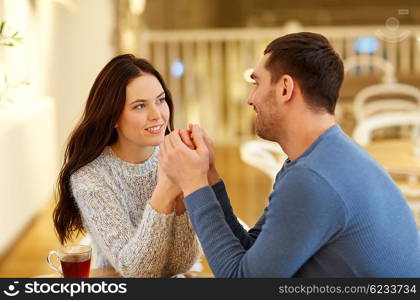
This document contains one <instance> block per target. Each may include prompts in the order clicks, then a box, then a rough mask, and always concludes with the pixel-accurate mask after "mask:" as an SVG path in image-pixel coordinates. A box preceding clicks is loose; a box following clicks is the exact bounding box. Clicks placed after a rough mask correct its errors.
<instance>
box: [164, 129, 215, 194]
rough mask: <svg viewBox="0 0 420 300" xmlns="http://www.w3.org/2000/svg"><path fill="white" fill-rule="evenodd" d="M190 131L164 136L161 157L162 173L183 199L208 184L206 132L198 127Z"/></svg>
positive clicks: (178, 131)
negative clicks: (179, 191) (177, 187)
mask: <svg viewBox="0 0 420 300" xmlns="http://www.w3.org/2000/svg"><path fill="white" fill-rule="evenodd" d="M189 131H190V132H189ZM189 131H187V132H185V131H180V130H175V131H173V132H172V133H171V134H169V135H167V136H165V139H164V142H163V143H162V144H161V148H160V153H159V156H158V158H159V164H160V166H161V168H162V170H163V171H164V172H165V174H166V175H167V177H169V179H170V180H172V181H173V182H174V183H175V184H177V185H178V186H179V187H180V188H181V190H182V191H183V193H184V196H187V195H189V194H190V193H192V192H194V191H195V190H197V189H200V188H202V187H204V186H207V185H208V184H209V182H208V178H207V174H208V172H209V170H210V151H209V149H208V147H207V144H206V142H205V137H204V134H203V133H204V132H203V130H202V129H201V128H200V127H199V126H198V125H194V126H190V130H189ZM191 140H192V142H193V143H192V142H191ZM184 141H185V143H184ZM213 157H214V156H213ZM213 164H214V158H213Z"/></svg>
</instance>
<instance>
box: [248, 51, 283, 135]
mask: <svg viewBox="0 0 420 300" xmlns="http://www.w3.org/2000/svg"><path fill="white" fill-rule="evenodd" d="M269 55H270V54H266V55H264V56H263V57H262V59H261V60H260V62H259V63H258V65H257V67H256V68H255V70H254V72H253V73H252V75H251V78H252V79H254V81H255V83H254V88H253V89H252V90H251V93H250V95H249V97H248V101H247V103H248V104H249V105H251V106H253V108H254V110H255V112H256V113H257V115H256V119H255V123H256V131H257V135H258V136H260V137H261V138H263V139H266V140H271V141H273V140H275V138H276V133H275V132H276V129H278V127H279V124H278V121H279V108H280V107H279V106H278V105H277V101H276V89H275V84H272V83H271V74H270V72H269V71H268V70H267V69H266V68H265V63H266V61H267V59H268V57H269Z"/></svg>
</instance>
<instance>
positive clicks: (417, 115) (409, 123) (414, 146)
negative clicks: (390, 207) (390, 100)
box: [352, 111, 420, 198]
mask: <svg viewBox="0 0 420 300" xmlns="http://www.w3.org/2000/svg"><path fill="white" fill-rule="evenodd" d="M391 127H396V128H398V127H406V128H409V129H410V130H411V133H410V135H409V137H408V138H407V137H399V138H398V137H397V138H396V139H391V140H389V142H388V140H387V139H384V140H383V142H385V143H394V144H395V143H396V142H398V141H404V140H407V144H404V145H405V146H407V147H409V148H407V149H405V148H404V149H397V150H399V151H404V152H403V153H404V155H406V156H408V159H409V160H410V161H411V160H412V161H414V163H413V165H412V166H408V167H407V163H405V164H404V165H403V164H401V167H399V166H398V165H397V166H395V165H394V166H387V165H386V163H385V162H382V164H383V165H384V168H385V169H386V170H387V171H388V172H389V173H390V174H391V175H394V176H398V177H404V181H403V182H399V184H398V185H399V187H400V189H401V191H402V192H403V193H404V194H405V195H406V196H407V197H410V198H420V188H419V187H418V184H417V182H418V179H419V177H420V169H419V168H417V167H416V162H417V161H418V159H420V158H418V157H417V156H420V149H419V148H420V146H419V142H420V135H419V131H418V128H420V112H419V111H414V112H398V113H382V114H377V115H373V116H370V117H367V118H365V119H363V120H362V121H361V122H360V123H359V124H357V126H356V128H355V129H354V131H353V136H352V137H353V139H354V140H355V141H356V142H357V143H359V144H360V145H361V146H363V147H366V146H368V145H369V144H370V143H372V142H373V141H372V139H373V135H374V132H375V131H376V130H381V129H384V128H391ZM410 140H412V142H410ZM376 141H377V140H376ZM389 145H390V144H389ZM393 155H398V153H395V154H393ZM405 159H407V157H406V158H405Z"/></svg>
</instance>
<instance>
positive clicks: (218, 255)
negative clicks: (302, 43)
mask: <svg viewBox="0 0 420 300" xmlns="http://www.w3.org/2000/svg"><path fill="white" fill-rule="evenodd" d="M185 204H186V207H187V210H188V212H189V214H190V219H191V222H192V224H193V226H194V229H195V231H196V232H197V235H198V237H199V239H200V242H201V244H202V247H203V249H204V253H205V255H206V257H207V260H208V262H209V265H210V267H211V269H212V271H213V273H214V274H215V276H216V277H420V236H419V232H418V231H417V228H416V224H415V221H414V218H413V215H412V213H411V211H410V209H409V207H408V206H407V203H406V200H405V199H404V196H403V195H402V194H401V192H400V191H399V189H398V188H397V186H396V185H395V183H394V182H393V181H392V179H391V178H390V177H389V176H388V175H387V173H386V172H385V171H384V170H383V169H382V168H381V166H379V165H378V163H377V162H375V161H374V160H373V159H372V158H371V157H370V156H369V154H367V153H366V152H365V151H364V150H363V149H362V148H361V147H360V146H358V145H357V144H356V143H355V142H353V141H352V140H351V139H350V138H349V137H348V136H346V135H345V134H344V133H343V132H342V130H341V128H340V127H339V126H338V125H335V126H333V127H331V128H330V129H328V130H327V131H326V132H324V133H323V134H322V135H321V136H320V137H319V138H318V139H317V140H316V141H315V142H314V143H313V144H312V145H311V146H310V147H309V148H308V149H307V150H306V151H305V152H304V153H303V154H302V155H301V156H300V157H299V158H297V159H296V160H294V161H289V160H288V161H286V162H285V163H284V165H283V168H282V169H281V170H280V172H279V173H278V174H277V177H276V181H275V183H274V186H273V192H272V193H271V194H270V197H269V204H268V206H267V207H266V208H265V211H264V214H263V215H262V216H261V218H260V219H259V220H258V222H257V223H256V224H255V226H254V227H253V228H252V229H251V230H249V231H248V232H247V231H245V230H244V229H243V227H242V226H241V225H240V224H239V223H238V221H237V219H236V217H235V215H234V214H233V211H232V207H231V205H230V203H229V199H228V195H227V193H226V189H225V186H224V183H223V182H222V181H220V182H219V183H217V184H216V185H214V186H213V187H203V188H201V189H199V190H197V191H195V192H194V193H192V194H190V195H189V196H188V197H186V198H185Z"/></svg>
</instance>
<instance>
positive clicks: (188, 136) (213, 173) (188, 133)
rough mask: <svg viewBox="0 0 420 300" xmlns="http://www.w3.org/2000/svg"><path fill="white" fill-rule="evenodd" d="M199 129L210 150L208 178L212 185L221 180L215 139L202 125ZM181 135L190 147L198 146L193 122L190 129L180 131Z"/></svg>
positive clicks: (189, 125)
mask: <svg viewBox="0 0 420 300" xmlns="http://www.w3.org/2000/svg"><path fill="white" fill-rule="evenodd" d="M198 129H199V130H200V132H201V134H202V135H203V137H204V142H205V143H206V146H207V149H208V150H209V171H208V173H207V179H208V182H209V184H210V185H214V184H216V183H217V182H218V181H219V180H220V176H219V173H218V172H217V170H216V163H215V154H214V145H213V141H212V140H211V139H210V138H209V137H208V136H207V134H206V132H205V131H204V130H203V129H202V128H201V127H198ZM179 135H180V136H181V140H182V141H183V142H184V144H185V145H187V146H188V147H189V148H190V149H195V148H196V146H195V143H194V141H193V137H192V124H188V130H185V129H181V130H180V131H179Z"/></svg>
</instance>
